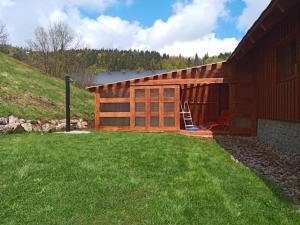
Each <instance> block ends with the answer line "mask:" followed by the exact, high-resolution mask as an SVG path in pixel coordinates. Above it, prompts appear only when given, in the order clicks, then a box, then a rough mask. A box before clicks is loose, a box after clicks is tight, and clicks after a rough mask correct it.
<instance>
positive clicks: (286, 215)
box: [0, 132, 300, 225]
mask: <svg viewBox="0 0 300 225" xmlns="http://www.w3.org/2000/svg"><path fill="white" fill-rule="evenodd" d="M0 201H1V204H0V223H1V224H5V225H8V224H9V225H12V224H18V225H20V224H43V225H45V224H64V225H65V224H72V225H73V224H155V225H156V224H205V225H207V224H213V225H220V224H222V225H224V224H229V225H232V224H241V225H245V224H246V225H248V224H249V225H252V224H255V225H257V224H268V225H269V224H272V225H274V224H293V225H294V224H300V215H299V214H297V213H296V211H295V210H294V209H293V205H292V203H291V202H290V200H288V199H287V198H286V197H284V196H283V195H282V192H281V190H280V189H279V188H278V187H277V186H275V185H273V184H272V183H270V182H267V181H266V180H264V179H262V178H261V177H259V176H257V175H256V174H255V173H253V172H252V171H251V170H249V169H248V168H246V167H244V166H243V165H240V164H237V163H235V162H234V161H232V160H231V159H230V155H229V154H228V153H227V152H226V151H224V150H223V149H222V148H221V147H220V146H218V144H217V143H215V142H214V141H213V140H211V141H203V140H202V141H201V140H200V139H196V138H189V137H184V136H179V135H168V134H142V133H141V134H139V133H126V132H124V133H122V132H100V133H91V134H82V135H77V136H67V135H64V134H44V135H41V134H18V135H11V136H0Z"/></svg>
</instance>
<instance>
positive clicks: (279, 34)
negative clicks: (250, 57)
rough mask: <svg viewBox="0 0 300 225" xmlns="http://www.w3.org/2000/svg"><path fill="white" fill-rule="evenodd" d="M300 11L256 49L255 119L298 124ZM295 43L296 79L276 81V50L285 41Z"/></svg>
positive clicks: (299, 112)
mask: <svg viewBox="0 0 300 225" xmlns="http://www.w3.org/2000/svg"><path fill="white" fill-rule="evenodd" d="M299 23H300V7H299V6H298V8H296V9H293V10H292V11H289V12H288V13H287V17H286V18H285V19H284V20H283V21H282V22H281V23H280V24H278V25H277V26H276V27H275V28H274V29H273V30H271V31H270V32H269V33H268V34H267V36H266V37H265V38H264V39H263V41H262V42H261V43H260V44H259V45H258V46H257V48H256V49H257V50H256V54H255V57H256V58H257V62H256V63H257V71H256V77H255V80H256V83H255V87H256V99H257V109H258V111H257V117H258V118H262V119H268V120H281V121H290V122H300V63H299V62H300V61H299V58H300V29H299V26H300V24H299ZM291 37H293V38H296V39H297V62H298V63H297V68H298V69H297V76H296V77H294V78H292V79H289V80H286V81H280V80H279V79H278V76H277V70H278V62H277V47H278V45H279V44H280V43H282V42H283V41H285V40H287V39H289V38H291Z"/></svg>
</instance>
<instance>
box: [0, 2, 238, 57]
mask: <svg viewBox="0 0 300 225" xmlns="http://www.w3.org/2000/svg"><path fill="white" fill-rule="evenodd" d="M2 1H10V2H11V3H14V6H11V5H9V4H8V5H7V4H6V6H2V5H0V20H3V21H4V22H5V23H6V24H7V27H8V29H9V33H10V37H11V42H12V43H13V44H17V45H24V43H25V42H24V41H25V40H28V39H29V38H31V37H32V34H33V31H34V29H35V27H37V26H38V25H47V24H49V22H50V21H58V20H63V21H65V22H67V23H68V24H69V25H70V26H71V27H72V28H73V29H74V30H76V31H77V32H78V33H80V34H81V36H82V37H83V39H84V40H85V41H86V43H87V44H88V46H90V47H92V48H119V49H130V48H138V49H142V50H157V51H160V52H166V53H169V54H171V55H179V54H180V53H181V54H182V55H184V56H194V55H195V53H196V52H197V53H198V54H199V55H204V54H205V53H207V52H208V53H209V54H210V55H212V54H218V53H220V52H222V51H233V50H234V48H235V47H236V45H237V40H236V39H235V38H227V39H218V38H216V36H215V34H214V30H215V28H216V26H217V24H218V20H219V19H220V18H221V17H222V18H223V17H226V16H227V11H226V9H225V3H226V2H227V1H229V0H193V1H192V2H188V1H186V0H181V1H177V2H176V3H175V4H174V5H173V11H174V12H173V15H172V16H170V17H169V18H168V19H167V20H166V21H162V20H157V21H155V22H154V24H153V26H151V27H148V28H144V27H142V26H141V25H140V24H139V23H138V22H130V21H126V20H123V19H121V18H119V17H111V16H106V15H104V14H103V13H100V15H99V16H98V17H97V18H96V19H93V18H89V17H83V16H82V15H81V14H80V10H79V7H80V8H82V7H85V8H87V9H92V8H93V10H94V11H99V12H103V10H105V9H106V8H107V7H110V6H112V5H113V4H117V3H118V2H119V1H121V0H52V1H51V2H50V1H49V2H47V3H44V2H42V1H41V0H28V1H26V2H25V1H21V0H14V1H13V0H0V2H2ZM123 1H125V3H127V4H132V0H123ZM15 15H18V17H16V16H15ZM19 18H22V19H19Z"/></svg>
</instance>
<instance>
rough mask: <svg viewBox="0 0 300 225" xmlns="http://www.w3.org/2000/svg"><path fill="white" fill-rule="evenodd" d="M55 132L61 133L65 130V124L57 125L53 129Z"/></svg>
mask: <svg viewBox="0 0 300 225" xmlns="http://www.w3.org/2000/svg"><path fill="white" fill-rule="evenodd" d="M55 129H56V131H62V130H65V129H66V123H59V124H58V125H56V127H55Z"/></svg>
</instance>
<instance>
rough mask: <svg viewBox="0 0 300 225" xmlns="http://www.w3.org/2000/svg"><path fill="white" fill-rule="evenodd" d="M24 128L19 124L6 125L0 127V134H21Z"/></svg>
mask: <svg viewBox="0 0 300 225" xmlns="http://www.w3.org/2000/svg"><path fill="white" fill-rule="evenodd" d="M24 131H25V130H24V128H23V127H22V126H21V124H18V123H15V124H7V125H0V133H4V134H13V133H21V132H24Z"/></svg>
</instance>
